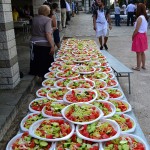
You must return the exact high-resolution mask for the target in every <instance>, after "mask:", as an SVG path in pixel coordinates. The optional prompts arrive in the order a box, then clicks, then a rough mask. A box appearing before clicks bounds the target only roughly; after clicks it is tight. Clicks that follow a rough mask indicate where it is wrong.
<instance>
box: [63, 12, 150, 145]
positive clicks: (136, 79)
mask: <svg viewBox="0 0 150 150" xmlns="http://www.w3.org/2000/svg"><path fill="white" fill-rule="evenodd" d="M133 30H134V28H133V27H131V26H129V27H127V26H125V25H122V26H121V27H115V26H113V28H112V30H111V31H110V36H109V39H108V48H109V52H110V53H111V54H112V55H113V56H115V57H116V58H117V59H118V60H120V61H121V62H122V63H124V64H125V65H126V66H128V67H129V68H132V67H133V66H135V65H136V55H135V53H133V52H131V41H132V39H131V37H132V33H133ZM65 36H66V37H76V36H77V37H80V38H84V37H86V38H92V39H94V40H96V42H97V43H98V40H97V39H96V38H95V32H94V30H93V22H92V17H91V14H84V13H80V14H79V15H77V16H75V17H74V18H73V19H72V20H71V21H70V26H68V28H66V30H65ZM148 39H149V43H150V29H148ZM149 50H150V48H149ZM149 50H148V51H147V52H146V58H147V59H146V68H147V69H146V70H141V71H140V72H139V71H134V73H133V74H132V75H131V92H132V93H131V94H129V93H128V81H127V78H122V79H120V85H121V87H122V89H123V91H124V93H125V95H126V97H127V99H128V101H129V102H130V104H131V105H132V108H133V111H134V113H135V116H136V117H137V119H138V121H139V124H140V126H141V128H142V130H143V132H144V134H145V136H146V138H147V140H148V142H149V143H150V128H149V124H150V103H149V101H150V67H149V66H150V51H149Z"/></svg>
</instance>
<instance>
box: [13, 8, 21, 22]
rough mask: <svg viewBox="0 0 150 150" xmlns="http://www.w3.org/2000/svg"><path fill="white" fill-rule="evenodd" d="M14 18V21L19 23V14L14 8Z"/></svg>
mask: <svg viewBox="0 0 150 150" xmlns="http://www.w3.org/2000/svg"><path fill="white" fill-rule="evenodd" d="M12 17H13V21H18V19H19V13H18V11H17V10H16V8H15V7H13V11H12Z"/></svg>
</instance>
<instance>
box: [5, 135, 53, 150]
mask: <svg viewBox="0 0 150 150" xmlns="http://www.w3.org/2000/svg"><path fill="white" fill-rule="evenodd" d="M31 148H32V149H34V148H36V149H38V150H40V149H47V150H53V148H54V144H53V143H51V142H46V141H43V140H39V139H36V138H34V137H31V136H30V135H29V133H28V132H24V133H20V134H17V135H16V136H14V137H13V138H12V139H11V140H10V141H9V143H8V144H7V147H6V150H16V149H18V150H21V149H27V150H29V149H31Z"/></svg>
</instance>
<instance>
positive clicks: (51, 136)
mask: <svg viewBox="0 0 150 150" xmlns="http://www.w3.org/2000/svg"><path fill="white" fill-rule="evenodd" d="M74 130H75V126H74V125H73V124H72V123H69V122H68V121H66V120H64V119H59V118H49V119H42V120H39V121H36V122H35V123H33V124H32V125H31V126H30V128H29V134H30V135H31V136H32V137H34V138H37V139H40V140H44V141H49V142H56V141H60V140H67V139H69V138H70V137H71V136H72V135H73V133H74Z"/></svg>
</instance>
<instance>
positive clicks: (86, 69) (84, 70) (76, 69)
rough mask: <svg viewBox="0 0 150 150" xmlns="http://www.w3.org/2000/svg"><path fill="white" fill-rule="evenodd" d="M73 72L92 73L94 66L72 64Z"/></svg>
mask: <svg viewBox="0 0 150 150" xmlns="http://www.w3.org/2000/svg"><path fill="white" fill-rule="evenodd" d="M72 70H73V71H74V72H77V73H80V74H92V73H94V72H95V70H96V68H94V67H90V66H86V65H80V66H74V67H73V68H72Z"/></svg>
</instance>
